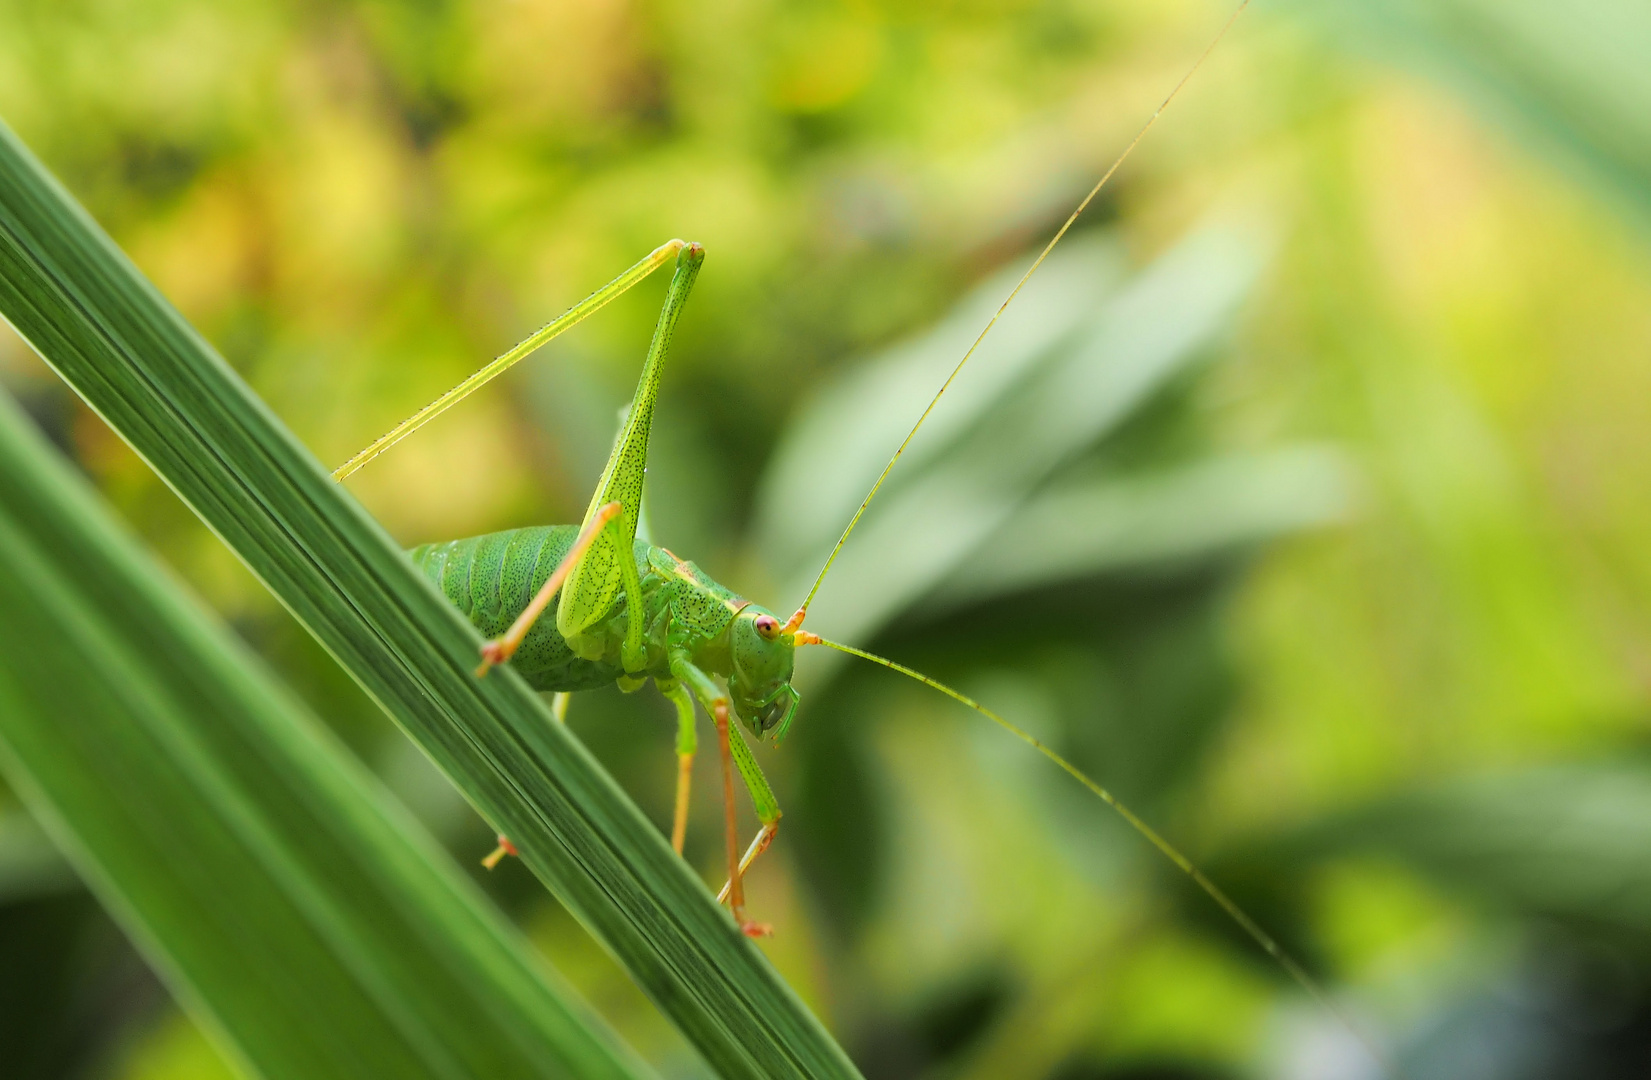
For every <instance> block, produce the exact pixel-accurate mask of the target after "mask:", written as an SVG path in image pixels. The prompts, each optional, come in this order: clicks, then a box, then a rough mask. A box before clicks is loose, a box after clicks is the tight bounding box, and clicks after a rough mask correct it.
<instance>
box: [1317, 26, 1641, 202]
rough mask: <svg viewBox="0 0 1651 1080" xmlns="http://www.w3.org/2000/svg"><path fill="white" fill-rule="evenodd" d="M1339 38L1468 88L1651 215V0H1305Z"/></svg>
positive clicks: (1504, 117)
mask: <svg viewBox="0 0 1651 1080" xmlns="http://www.w3.org/2000/svg"><path fill="white" fill-rule="evenodd" d="M1294 6H1295V7H1296V8H1297V9H1298V10H1300V11H1302V12H1303V13H1304V14H1305V15H1306V16H1307V17H1308V18H1309V19H1310V20H1311V21H1312V23H1313V24H1314V25H1316V26H1318V27H1320V28H1322V29H1323V30H1326V31H1328V32H1329V34H1330V35H1331V37H1332V38H1333V40H1335V41H1337V42H1338V43H1340V44H1341V45H1342V46H1343V47H1345V48H1347V49H1349V50H1351V51H1353V52H1355V53H1359V54H1361V55H1365V56H1372V57H1378V58H1381V59H1397V60H1399V61H1401V62H1403V63H1407V64H1409V65H1411V66H1413V67H1416V68H1417V69H1418V70H1421V71H1424V72H1426V73H1427V74H1430V75H1433V76H1436V77H1440V78H1443V79H1444V80H1445V81H1447V82H1449V83H1451V84H1453V85H1455V86H1456V87H1457V88H1459V89H1461V90H1463V91H1465V92H1466V93H1467V94H1468V96H1469V98H1470V99H1471V100H1473V101H1475V102H1476V103H1478V104H1479V105H1481V106H1483V107H1485V108H1487V109H1488V110H1489V111H1490V112H1491V113H1492V114H1493V115H1495V116H1496V117H1498V118H1499V119H1501V120H1503V121H1504V122H1506V123H1509V124H1511V125H1512V126H1513V127H1514V128H1515V129H1516V130H1518V131H1521V132H1523V133H1525V134H1527V135H1530V136H1535V137H1536V138H1537V139H1539V140H1540V141H1541V142H1542V144H1543V145H1545V146H1549V147H1553V148H1556V149H1559V150H1560V151H1562V152H1563V153H1565V154H1566V155H1567V156H1568V158H1569V160H1571V161H1572V162H1575V163H1576V164H1578V165H1580V166H1581V167H1582V168H1583V169H1584V170H1585V171H1586V172H1587V173H1588V174H1589V175H1590V176H1591V177H1592V178H1593V179H1594V180H1596V181H1598V182H1601V183H1602V184H1603V185H1604V186H1606V187H1607V188H1609V189H1611V190H1612V191H1613V192H1614V194H1615V195H1616V197H1617V198H1618V199H1619V200H1621V201H1624V202H1626V203H1627V204H1629V205H1630V206H1633V207H1634V208H1636V209H1637V210H1638V211H1639V212H1640V213H1641V214H1642V215H1646V216H1647V217H1651V64H1648V63H1647V62H1646V57H1647V56H1648V55H1651V5H1647V4H1645V3H1643V2H1641V0H1594V2H1592V3H1587V4H1552V3H1543V2H1542V0H1297V3H1296V4H1295V5H1294Z"/></svg>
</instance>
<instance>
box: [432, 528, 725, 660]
mask: <svg viewBox="0 0 1651 1080" xmlns="http://www.w3.org/2000/svg"><path fill="white" fill-rule="evenodd" d="M578 532H579V527H578V526H576V525H538V526H531V527H529V528H525V529H510V530H507V531H505V532H496V533H488V534H487V535H485V536H472V537H468V538H466V539H464V540H449V541H446V542H445V543H439V544H425V545H423V546H421V547H416V548H413V549H412V550H411V551H410V552H408V554H409V555H410V556H411V557H412V559H413V562H414V563H415V564H417V566H418V567H419V569H420V570H422V571H423V572H424V575H425V576H426V577H428V578H429V579H430V580H431V581H432V582H434V583H435V584H436V586H437V587H438V588H440V589H441V591H442V593H443V594H444V595H445V596H446V597H447V598H448V599H449V600H451V601H452V602H453V603H454V604H455V605H457V607H458V609H459V610H460V611H462V612H464V614H465V616H466V617H467V618H468V619H469V620H470V622H471V623H472V625H474V626H475V627H476V629H477V630H478V631H480V632H481V634H482V635H483V636H484V637H488V638H496V637H499V636H500V635H502V634H503V633H504V632H505V630H506V629H507V628H508V627H509V626H510V624H511V623H512V622H513V621H514V620H515V618H516V616H517V615H519V614H521V612H522V609H523V608H525V607H526V606H527V604H528V601H530V600H531V599H533V595H534V593H536V592H538V591H539V588H540V586H542V585H543V584H544V583H545V579H546V578H548V577H549V576H550V574H551V572H552V571H553V570H555V569H556V565H557V564H558V563H560V562H561V561H562V558H563V557H564V556H565V555H567V553H568V549H569V548H571V547H572V546H573V541H574V538H575V537H576V536H577V535H578ZM631 550H632V556H633V558H634V559H635V562H636V571H637V575H638V577H639V579H640V582H641V591H642V606H643V614H644V618H643V626H644V633H643V648H644V650H645V653H646V657H647V661H646V666H645V667H644V668H643V669H642V670H641V671H638V672H634V673H633V675H635V676H654V677H657V678H670V676H671V672H670V666H669V648H670V647H671V644H672V642H673V640H674V641H676V642H677V643H679V645H680V646H681V647H682V648H684V649H686V651H687V652H688V654H689V655H690V656H691V658H692V659H693V661H694V663H695V664H697V665H698V666H699V667H701V668H702V669H704V670H706V671H708V672H712V673H714V674H717V675H722V676H724V677H726V676H727V675H728V673H729V670H730V662H729V660H730V657H729V650H730V645H729V634H728V630H729V627H730V626H731V625H732V624H733V622H734V618H735V616H736V615H737V614H738V613H739V612H740V611H741V610H742V609H743V608H745V607H747V606H748V602H747V601H746V600H744V599H742V598H741V597H739V596H737V595H735V594H734V593H733V592H731V591H730V590H728V589H726V588H724V587H723V586H721V585H719V584H717V583H716V582H715V581H712V580H711V579H710V578H709V577H707V576H706V575H705V574H704V573H703V572H702V571H701V570H700V569H699V568H698V567H697V566H695V565H694V564H693V563H690V562H683V561H681V560H679V559H677V558H676V556H674V555H672V554H671V553H670V552H669V551H667V550H665V549H664V548H659V547H654V546H653V545H651V544H646V543H643V542H642V541H641V540H637V541H634V542H633V543H632V546H631ZM628 604H629V598H628V597H627V596H626V595H625V594H624V593H621V594H620V595H619V597H618V598H617V599H616V601H615V602H614V604H613V607H612V609H611V610H610V611H609V612H608V613H607V614H606V615H605V616H604V618H603V619H602V620H601V622H599V623H598V624H597V626H596V627H595V628H593V631H592V632H593V633H594V634H595V635H596V636H598V637H599V638H600V640H602V641H603V642H604V643H605V646H606V647H605V649H604V651H603V653H602V655H601V656H600V657H599V658H597V659H581V658H580V657H578V656H575V655H574V653H573V650H572V649H571V648H569V647H568V644H567V642H566V641H565V640H564V639H563V637H562V635H561V634H560V633H559V632H558V631H557V629H556V620H555V619H554V618H544V619H540V620H539V621H538V622H537V623H535V624H534V626H533V629H532V630H530V631H529V632H528V634H527V637H526V638H525V639H523V641H522V645H521V648H519V649H518V650H517V651H516V655H515V656H514V658H513V659H512V660H511V667H512V668H514V669H515V670H516V672H517V673H518V674H520V675H521V676H522V678H524V679H526V680H527V683H528V685H529V686H532V687H533V688H534V689H536V690H564V691H574V690H594V689H596V688H598V687H601V686H605V685H607V684H608V683H612V682H615V681H616V680H618V679H619V678H620V677H621V676H624V675H625V674H626V673H625V670H624V667H623V666H622V664H621V662H620V647H621V645H622V644H623V642H624V638H625V622H626V618H627V616H628V614H629V610H628Z"/></svg>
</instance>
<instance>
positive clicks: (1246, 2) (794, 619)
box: [785, 0, 1250, 633]
mask: <svg viewBox="0 0 1651 1080" xmlns="http://www.w3.org/2000/svg"><path fill="white" fill-rule="evenodd" d="M1249 6H1250V0H1239V4H1238V7H1236V8H1234V9H1233V13H1232V14H1231V15H1229V16H1227V21H1226V22H1225V23H1222V24H1221V29H1220V30H1219V31H1217V32H1216V35H1215V37H1213V38H1211V39H1210V43H1209V44H1208V45H1206V46H1205V47H1204V51H1203V52H1202V53H1199V54H1198V59H1197V60H1195V61H1193V64H1192V66H1191V67H1190V68H1188V69H1187V73H1186V74H1185V75H1182V76H1181V79H1180V81H1179V82H1177V83H1176V84H1175V86H1174V87H1173V88H1172V89H1171V90H1170V92H1169V93H1168V94H1167V95H1166V96H1165V97H1164V100H1163V101H1161V102H1160V103H1159V104H1158V107H1157V108H1156V109H1154V110H1153V111H1152V115H1151V116H1149V117H1147V122H1146V123H1144V124H1142V125H1141V130H1139V131H1137V132H1136V133H1135V137H1134V138H1133V139H1131V140H1129V145H1128V146H1126V147H1124V151H1123V153H1121V154H1119V155H1118V156H1117V158H1116V159H1115V160H1114V161H1113V162H1112V164H1111V165H1110V166H1108V168H1107V170H1106V172H1104V173H1102V174H1101V178H1100V179H1099V180H1097V181H1095V186H1094V187H1092V188H1090V189H1089V194H1087V195H1085V196H1084V197H1083V201H1082V202H1080V203H1078V208H1077V209H1076V210H1074V211H1072V213H1071V214H1069V215H1068V216H1067V218H1066V221H1065V222H1063V223H1062V224H1061V227H1060V228H1059V229H1058V230H1056V232H1055V235H1054V236H1053V237H1051V238H1050V240H1049V243H1047V244H1045V245H1044V246H1043V250H1042V251H1041V252H1039V253H1038V257H1037V259H1036V260H1035V261H1034V262H1033V263H1032V265H1031V266H1029V267H1028V268H1027V270H1026V273H1024V274H1022V275H1021V276H1020V280H1019V281H1017V282H1016V283H1015V287H1014V288H1013V289H1011V290H1010V291H1009V295H1008V297H1006V298H1005V299H1004V301H1003V303H1002V304H1000V305H998V309H997V311H996V312H995V313H993V315H992V317H991V319H989V320H988V321H987V323H986V326H985V327H984V328H983V329H982V330H981V331H980V334H979V335H978V336H976V338H975V340H974V344H972V345H970V346H969V351H968V352H965V353H964V354H963V359H961V360H959V361H958V362H957V366H956V367H954V368H953V369H952V373H951V374H950V375H948V376H946V381H945V382H943V383H941V384H940V389H939V390H936V391H935V392H934V397H933V398H931V399H930V400H929V404H928V407H927V408H925V409H924V410H923V415H922V416H919V417H918V418H917V423H915V424H913V425H912V427H911V430H910V431H908V432H907V433H906V437H905V439H903V440H902V441H901V443H900V446H899V448H898V449H897V450H895V452H894V456H893V457H891V458H889V463H888V464H887V465H884V466H883V471H882V472H881V473H879V474H878V476H877V482H876V483H874V484H872V485H871V490H870V491H869V492H867V493H866V497H865V499H864V500H862V501H861V503H860V508H859V509H858V510H856V511H854V516H853V517H852V518H850V519H849V522H848V527H847V528H846V529H844V530H843V535H842V536H840V537H838V538H837V546H836V547H834V548H832V549H831V554H830V555H829V556H827V557H826V561H825V565H824V566H822V567H820V573H819V576H818V577H816V578H815V579H814V584H813V586H812V587H811V588H810V589H809V590H808V596H807V597H805V598H804V599H803V602H802V606H801V607H799V608H797V610H796V612H795V613H794V614H793V615H792V616H791V618H790V620H789V621H787V622H786V624H785V630H786V632H787V633H790V632H792V631H795V630H796V629H797V627H799V626H801V625H802V624H803V619H804V618H805V617H807V615H808V605H810V604H812V603H813V602H814V594H815V593H817V592H819V591H820V583H821V582H823V581H824V580H825V578H826V574H828V573H830V572H831V564H832V563H834V562H836V561H837V554H838V553H839V552H841V551H842V550H843V545H844V544H846V543H848V537H849V534H850V533H852V532H853V531H854V527H855V526H856V525H858V524H860V517H861V515H863V514H864V513H865V512H866V507H868V506H870V505H871V500H873V499H875V498H876V497H877V492H878V490H879V489H880V488H881V487H882V486H883V481H884V480H887V479H888V477H889V473H890V472H891V471H893V469H894V466H895V464H896V463H897V462H898V461H899V460H900V457H901V455H903V454H904V453H905V452H906V447H908V446H910V445H911V441H912V439H913V438H914V437H915V436H916V435H917V430H918V429H919V428H921V427H922V426H923V422H924V421H925V420H927V419H928V418H929V414H930V413H932V412H934V407H935V406H936V405H938V404H940V399H941V397H943V396H944V395H945V393H946V391H947V390H949V389H950V388H951V385H952V381H953V380H954V379H956V378H957V376H958V373H959V372H961V371H962V370H963V365H964V364H967V363H968V362H969V358H970V357H972V356H974V354H975V350H976V349H979V348H980V343H981V342H982V341H985V340H986V335H987V334H989V333H991V332H992V327H994V326H996V325H997V321H998V320H999V319H1000V318H1002V317H1003V313H1004V311H1005V310H1007V309H1008V307H1009V305H1010V304H1012V303H1014V301H1015V297H1017V296H1019V295H1020V291H1021V289H1023V288H1025V287H1026V283H1027V282H1028V281H1030V280H1032V275H1033V274H1035V273H1037V272H1038V267H1040V266H1042V265H1043V260H1045V259H1047V258H1048V257H1049V253H1050V252H1051V251H1054V250H1055V245H1056V244H1058V243H1060V242H1061V238H1062V237H1063V236H1065V235H1066V233H1067V230H1069V229H1071V228H1072V225H1073V223H1074V222H1076V221H1077V220H1078V218H1079V217H1080V216H1081V215H1082V214H1083V212H1084V211H1085V210H1087V209H1089V204H1090V203H1092V202H1094V201H1095V196H1097V195H1099V194H1100V193H1101V189H1102V188H1104V187H1106V184H1107V181H1108V180H1111V179H1112V174H1113V173H1115V172H1117V171H1118V169H1119V167H1120V166H1122V165H1123V163H1124V162H1125V161H1127V160H1128V159H1129V155H1130V154H1133V153H1134V152H1135V148H1136V147H1137V146H1139V145H1140V143H1141V140H1142V139H1144V138H1146V135H1147V132H1149V131H1151V130H1152V125H1154V124H1156V123H1157V122H1158V118H1159V117H1160V116H1162V115H1163V114H1164V110H1165V109H1167V108H1169V103H1170V102H1172V101H1174V100H1175V96H1176V95H1177V94H1179V93H1180V92H1181V88H1182V87H1183V86H1186V85H1187V82H1188V81H1189V80H1190V79H1191V78H1192V77H1193V76H1194V75H1195V74H1197V72H1198V69H1199V68H1201V67H1203V66H1204V61H1205V60H1208V59H1209V58H1210V53H1212V52H1214V51H1215V47H1216V46H1217V45H1219V44H1221V39H1222V38H1224V37H1226V36H1227V31H1228V30H1231V29H1232V25H1233V23H1235V22H1237V21H1238V17H1239V16H1240V15H1242V14H1243V13H1244V9H1245V8H1247V7H1249Z"/></svg>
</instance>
